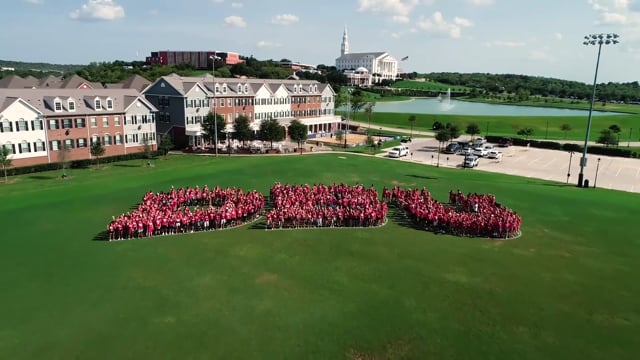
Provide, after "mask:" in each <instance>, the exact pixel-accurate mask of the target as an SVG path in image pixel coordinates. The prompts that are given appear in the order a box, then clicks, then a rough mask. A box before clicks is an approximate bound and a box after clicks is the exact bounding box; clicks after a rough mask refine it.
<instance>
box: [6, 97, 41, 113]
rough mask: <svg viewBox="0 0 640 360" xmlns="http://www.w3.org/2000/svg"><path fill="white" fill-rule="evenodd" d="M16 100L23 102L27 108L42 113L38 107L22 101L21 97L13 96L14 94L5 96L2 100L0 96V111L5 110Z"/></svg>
mask: <svg viewBox="0 0 640 360" xmlns="http://www.w3.org/2000/svg"><path fill="white" fill-rule="evenodd" d="M16 102H20V103H22V104H24V106H26V107H28V108H29V109H31V110H33V111H34V112H36V113H39V114H42V113H41V112H40V111H39V110H38V109H36V108H35V107H33V106H31V104H29V103H28V102H26V101H24V100H23V99H21V98H19V97H15V96H7V97H6V98H4V100H2V97H0V113H2V112H3V111H5V110H6V109H7V108H8V107H9V106H11V105H13V104H15V103H16Z"/></svg>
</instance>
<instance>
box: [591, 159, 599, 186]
mask: <svg viewBox="0 0 640 360" xmlns="http://www.w3.org/2000/svg"><path fill="white" fill-rule="evenodd" d="M598 170H600V158H598V164H597V165H596V178H595V179H594V180H593V188H594V189H595V188H596V183H597V182H598Z"/></svg>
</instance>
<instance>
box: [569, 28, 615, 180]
mask: <svg viewBox="0 0 640 360" xmlns="http://www.w3.org/2000/svg"><path fill="white" fill-rule="evenodd" d="M619 37H620V36H619V35H618V34H590V35H587V36H585V37H584V41H583V42H582V44H583V45H587V46H588V45H598V57H597V60H596V71H595V75H594V76H593V92H592V94H591V103H590V104H589V120H588V121H587V133H586V135H585V137H584V147H583V149H582V158H580V173H579V174H578V187H583V180H584V168H585V166H587V146H588V145H589V133H590V132H591V115H592V112H593V103H594V102H595V101H596V81H597V80H598V66H599V65H600V53H601V51H602V45H615V44H617V43H618V42H619V41H618V38H619Z"/></svg>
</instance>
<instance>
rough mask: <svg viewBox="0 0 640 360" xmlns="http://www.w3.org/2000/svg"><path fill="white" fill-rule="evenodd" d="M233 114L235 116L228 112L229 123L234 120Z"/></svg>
mask: <svg viewBox="0 0 640 360" xmlns="http://www.w3.org/2000/svg"><path fill="white" fill-rule="evenodd" d="M231 116H233V115H232V114H227V122H229V123H230V122H232V121H233V118H232V117H231Z"/></svg>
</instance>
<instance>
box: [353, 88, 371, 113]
mask: <svg viewBox="0 0 640 360" xmlns="http://www.w3.org/2000/svg"><path fill="white" fill-rule="evenodd" d="M366 104H367V100H365V98H364V94H363V93H362V91H360V89H356V90H355V91H353V92H352V93H351V96H350V97H349V107H350V108H351V112H352V113H353V118H354V120H355V118H356V115H357V114H358V111H360V110H362V108H363V107H364V106H365V105H366Z"/></svg>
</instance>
